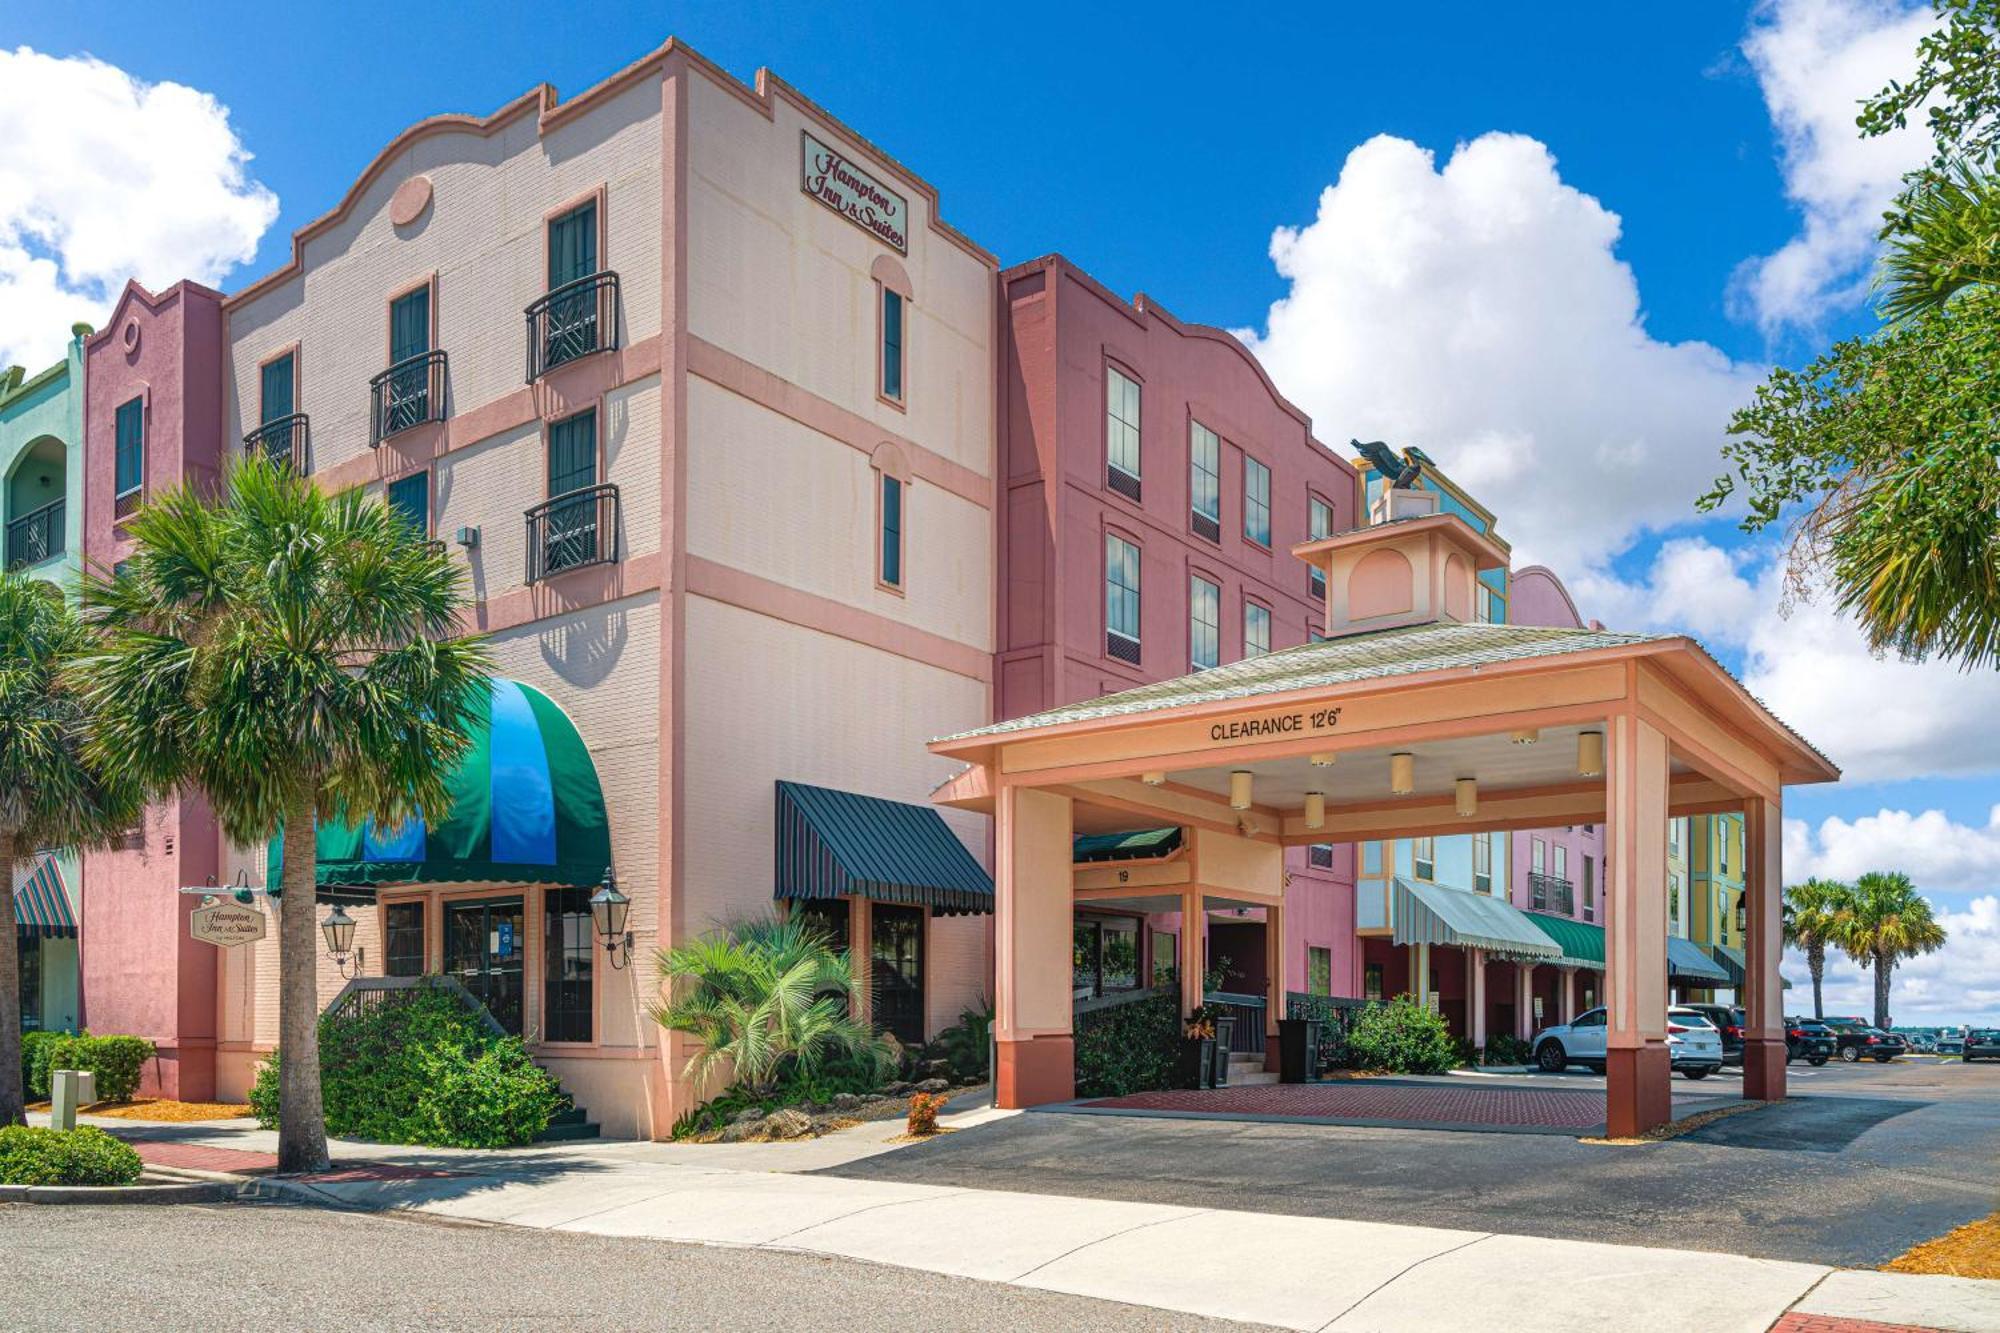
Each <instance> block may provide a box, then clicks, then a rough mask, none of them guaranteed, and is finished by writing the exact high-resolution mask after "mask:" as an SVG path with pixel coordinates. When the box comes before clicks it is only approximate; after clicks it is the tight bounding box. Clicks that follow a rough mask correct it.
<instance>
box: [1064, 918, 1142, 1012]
mask: <svg viewBox="0 0 2000 1333" xmlns="http://www.w3.org/2000/svg"><path fill="white" fill-rule="evenodd" d="M1154 966H1155V969H1156V970H1157V968H1158V962H1157V958H1156V960H1155V963H1154ZM1070 980H1071V983H1072V985H1073V987H1074V991H1075V995H1076V998H1078V999H1088V998H1093V997H1095V996H1099V995H1103V994H1104V993H1105V992H1107V991H1120V990H1135V989H1137V988H1138V985H1139V920H1138V918H1137V917H1129V916H1126V917H1094V918H1093V917H1085V918H1080V919H1079V920H1077V921H1076V922H1075V924H1074V925H1072V926H1071V928H1070Z"/></svg>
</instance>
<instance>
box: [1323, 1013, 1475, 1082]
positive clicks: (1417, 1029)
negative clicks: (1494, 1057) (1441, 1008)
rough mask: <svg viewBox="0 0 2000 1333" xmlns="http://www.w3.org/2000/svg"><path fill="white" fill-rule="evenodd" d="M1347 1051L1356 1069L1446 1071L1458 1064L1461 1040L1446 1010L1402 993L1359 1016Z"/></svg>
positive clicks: (1350, 1036) (1434, 1072) (1396, 1071)
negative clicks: (1443, 1011)
mask: <svg viewBox="0 0 2000 1333" xmlns="http://www.w3.org/2000/svg"><path fill="white" fill-rule="evenodd" d="M1347 1054H1348V1060H1349V1063H1350V1064H1352V1065H1353V1067H1354V1068H1356V1069H1375V1070H1382V1071H1385V1072H1387V1073H1392V1074H1442V1073H1445V1072H1447V1071H1449V1070H1450V1069H1452V1068H1453V1067H1454V1066H1455V1065H1457V1064H1458V1043H1457V1042H1455V1041H1454V1040H1452V1035H1451V1026H1450V1024H1448V1023H1447V1022H1446V1021H1445V1017H1444V1015H1443V1014H1441V1013H1439V1012H1437V1011H1436V1010H1435V1009H1432V1008H1430V1007H1429V1006H1428V1005H1422V1004H1418V1003H1417V1002H1416V1001H1415V1000H1413V999H1411V998H1410V997H1409V996H1407V995H1398V996H1397V997H1396V998H1395V999H1393V1000H1391V1001H1390V1002H1389V1003H1388V1004H1383V1005H1377V1006H1375V1007H1374V1008H1371V1009H1368V1010H1366V1011H1365V1012H1363V1013H1362V1015H1361V1017H1360V1018H1358V1019H1356V1020H1355V1022H1354V1030H1353V1031H1352V1032H1350V1033H1349V1034H1348V1037H1347Z"/></svg>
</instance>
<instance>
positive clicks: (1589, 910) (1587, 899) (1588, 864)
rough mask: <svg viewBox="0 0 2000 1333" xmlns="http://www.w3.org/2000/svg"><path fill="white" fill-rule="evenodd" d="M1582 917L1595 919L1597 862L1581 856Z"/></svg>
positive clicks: (1590, 919) (1588, 919)
mask: <svg viewBox="0 0 2000 1333" xmlns="http://www.w3.org/2000/svg"><path fill="white" fill-rule="evenodd" d="M1583 919H1584V920H1585V921H1595V920H1597V862H1595V861H1593V860H1592V859H1591V858H1589V857H1588V856H1586V857H1584V858H1583Z"/></svg>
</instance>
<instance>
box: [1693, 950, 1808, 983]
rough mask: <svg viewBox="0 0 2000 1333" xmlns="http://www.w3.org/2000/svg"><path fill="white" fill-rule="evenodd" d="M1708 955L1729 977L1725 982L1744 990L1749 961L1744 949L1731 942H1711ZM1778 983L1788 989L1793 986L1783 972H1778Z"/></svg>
mask: <svg viewBox="0 0 2000 1333" xmlns="http://www.w3.org/2000/svg"><path fill="white" fill-rule="evenodd" d="M1708 955H1709V957H1710V958H1712V959H1714V960H1715V963H1716V965H1717V966H1718V967H1719V968H1720V969H1721V970H1722V972H1723V974H1724V975H1725V977H1726V978H1727V980H1726V983H1725V984H1727V985H1728V986H1729V987H1730V988H1731V989H1732V990H1737V991H1740V990H1742V989H1743V982H1744V976H1745V971H1744V969H1745V968H1746V967H1747V966H1748V961H1747V960H1746V959H1745V958H1744V957H1743V951H1742V950H1741V949H1738V948H1736V947H1735V946H1734V945H1730V944H1711V945H1709V946H1708ZM1778 984H1779V985H1780V986H1782V987H1783V988H1784V989H1786V990H1790V989H1791V988H1792V983H1791V981H1790V980H1789V979H1788V978H1787V977H1786V976H1785V974H1784V973H1782V972H1780V973H1779V974H1778Z"/></svg>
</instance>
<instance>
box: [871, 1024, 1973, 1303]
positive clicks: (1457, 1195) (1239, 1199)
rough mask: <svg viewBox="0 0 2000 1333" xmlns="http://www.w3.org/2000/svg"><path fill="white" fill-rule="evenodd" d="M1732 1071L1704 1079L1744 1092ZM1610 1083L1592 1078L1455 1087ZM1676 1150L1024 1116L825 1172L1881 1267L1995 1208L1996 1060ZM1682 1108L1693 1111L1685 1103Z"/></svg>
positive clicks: (1797, 1107)
mask: <svg viewBox="0 0 2000 1333" xmlns="http://www.w3.org/2000/svg"><path fill="white" fill-rule="evenodd" d="M1739 1078H1740V1076H1739V1075H1738V1074H1737V1073H1736V1072H1735V1071H1734V1070H1731V1071H1728V1072H1727V1073H1725V1074H1721V1075H1717V1076H1715V1077H1711V1078H1709V1079H1706V1080H1704V1081H1702V1082H1701V1083H1700V1084H1692V1083H1690V1082H1689V1081H1688V1080H1686V1079H1676V1080H1675V1091H1676V1093H1677V1094H1682V1093H1686V1092H1689V1091H1692V1090H1694V1089H1696V1088H1698V1089H1699V1094H1700V1097H1701V1098H1702V1100H1703V1101H1704V1102H1707V1100H1708V1099H1709V1098H1711V1097H1714V1096H1717V1095H1721V1096H1724V1097H1727V1096H1728V1095H1729V1094H1731V1093H1740V1082H1739ZM1500 1079H1504V1080H1505V1086H1509V1087H1519V1088H1521V1089H1524V1090H1525V1089H1534V1088H1552V1089H1555V1088H1559V1089H1578V1090H1581V1089H1589V1088H1594V1087H1596V1088H1601V1086H1602V1084H1603V1079H1602V1078H1601V1077H1599V1076H1595V1075H1591V1074H1588V1073H1584V1072H1581V1071H1576V1072H1572V1073H1568V1074H1562V1075H1553V1076H1542V1075H1537V1076H1504V1075H1503V1076H1495V1077H1494V1078H1492V1079H1489V1078H1487V1077H1481V1076H1455V1077H1453V1078H1452V1079H1450V1080H1449V1081H1450V1082H1453V1083H1474V1084H1479V1085H1482V1086H1483V1085H1485V1084H1487V1083H1488V1082H1489V1081H1496V1082H1497V1081H1498V1080H1500ZM1790 1093H1791V1095H1790V1097H1789V1099H1788V1100H1787V1101H1785V1102H1784V1103H1782V1104H1779V1105H1775V1106H1767V1107H1760V1108H1757V1109H1755V1110H1752V1111H1749V1112H1746V1113H1744V1114H1741V1115H1736V1116H1731V1117H1728V1118H1726V1119H1722V1120H1719V1121H1717V1122H1715V1123H1713V1124H1710V1125H1707V1126H1705V1127H1704V1128H1701V1129H1698V1130H1696V1131H1694V1132H1693V1133H1690V1134H1687V1135H1685V1136H1683V1137H1681V1138H1678V1139H1674V1140H1671V1141H1668V1142H1664V1143H1654V1144H1645V1145H1638V1146H1623V1147H1618V1146H1606V1145H1598V1144H1589V1143H1584V1142H1581V1141H1579V1139H1578V1138H1577V1137H1575V1136H1573V1135H1550V1134H1532V1135H1529V1134H1494V1133H1485V1132H1467V1131H1461V1130H1441V1129H1416V1128H1383V1127H1369V1126H1353V1125H1325V1124H1313V1123H1307V1122H1301V1121H1296V1120H1239V1119H1213V1118H1201V1119H1189V1118H1165V1117H1160V1116H1156V1115H1147V1116H1139V1115H1104V1114H1090V1115H1076V1114H1064V1113H1061V1112H1029V1113H1026V1114H1022V1115H1017V1116H1013V1117H1010V1118H1008V1119H1006V1120H1002V1121H999V1122H996V1123H993V1124H990V1125H985V1126H981V1127H979V1128H976V1129H969V1130H965V1131H962V1132H960V1133H957V1134H953V1135H951V1136H949V1137H947V1138H944V1139H941V1140H939V1141H936V1142H933V1143H928V1144H923V1145H919V1146H917V1147H915V1148H914V1149H912V1150H909V1151H904V1152H897V1153H890V1154H887V1155H885V1156H882V1157H876V1158H870V1159H867V1160H864V1161H859V1162H855V1163H852V1164H850V1165H847V1166H843V1167H839V1168H836V1169H835V1170H834V1172H832V1174H839V1175H845V1176H852V1177H863V1178H872V1179H882V1180H907V1181H922V1182H925V1183H930V1184H947V1185H959V1186H966V1187H974V1188H982V1189H1018V1190H1032V1191H1036V1192H1041V1193H1051V1194H1071V1195H1077V1196H1082V1197H1091V1198H1117V1199H1129V1200H1134V1201H1143V1202H1160V1203H1177V1204H1185V1205H1191V1206H1198V1207H1215V1208H1240V1209H1250V1210H1257V1211H1263V1212H1274V1213H1292V1214H1300V1215H1306V1216H1317V1217H1344V1218H1353V1219H1358V1220H1367V1221H1389V1222H1409V1223H1413V1224H1418V1225H1430V1226H1445V1227H1463V1228H1467V1229H1471V1230H1483V1231H1499V1232H1514V1233H1521V1234H1529V1235H1545V1236H1558V1237H1565V1238H1570V1239H1579V1240H1599V1241H1609V1242H1614V1243H1622V1244H1638V1245H1647V1244H1650V1245H1665V1246H1675V1247H1681V1248H1688V1249H1703V1250H1714V1251H1718V1252H1723V1253H1729V1252H1734V1253H1739V1254H1747V1255H1753V1256H1761V1257H1767V1258H1776V1259H1803V1260H1812V1261H1817V1262H1822V1263H1832V1264H1842V1265H1850V1266H1868V1267H1872V1266H1875V1265H1879V1264H1881V1263H1883V1262H1885V1261H1886V1260H1888V1259H1890V1258H1893V1257H1894V1256H1896V1255H1897V1254H1900V1253H1902V1252H1903V1251H1904V1250H1905V1249H1908V1248H1909V1247H1910V1246H1911V1245H1913V1244H1915V1243H1917V1242H1919V1241H1922V1240H1927V1239H1929V1238H1931V1237H1933V1236H1937V1235H1939V1234H1942V1233H1943V1232H1945V1231H1948V1230H1950V1229H1951V1228H1953V1227H1955V1226H1958V1225H1961V1224H1962V1223H1965V1222H1968V1221H1971V1220H1972V1219H1974V1218H1977V1217H1982V1216H1984V1215H1986V1214H1987V1213H1990V1212H1992V1211H1993V1210H1994V1208H1995V1207H1996V1206H2000V1167H1996V1163H2000V1065H1989V1064H1977V1065H1965V1064H1961V1063H1959V1062H1957V1061H1939V1060H1934V1059H1927V1058H1915V1057H1913V1058H1908V1059H1903V1060H1898V1061H1896V1062H1894V1063H1892V1064H1888V1065H1877V1064H1874V1063H1864V1064H1860V1065H1841V1064H1829V1065H1826V1066H1824V1067H1823V1068H1820V1069H1813V1068H1811V1067H1809V1066H1805V1065H1798V1064H1795V1065H1793V1066H1792V1068H1791V1070H1790ZM1677 1109H1683V1108H1682V1106H1681V1103H1680V1102H1679V1101H1678V1100H1677Z"/></svg>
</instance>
